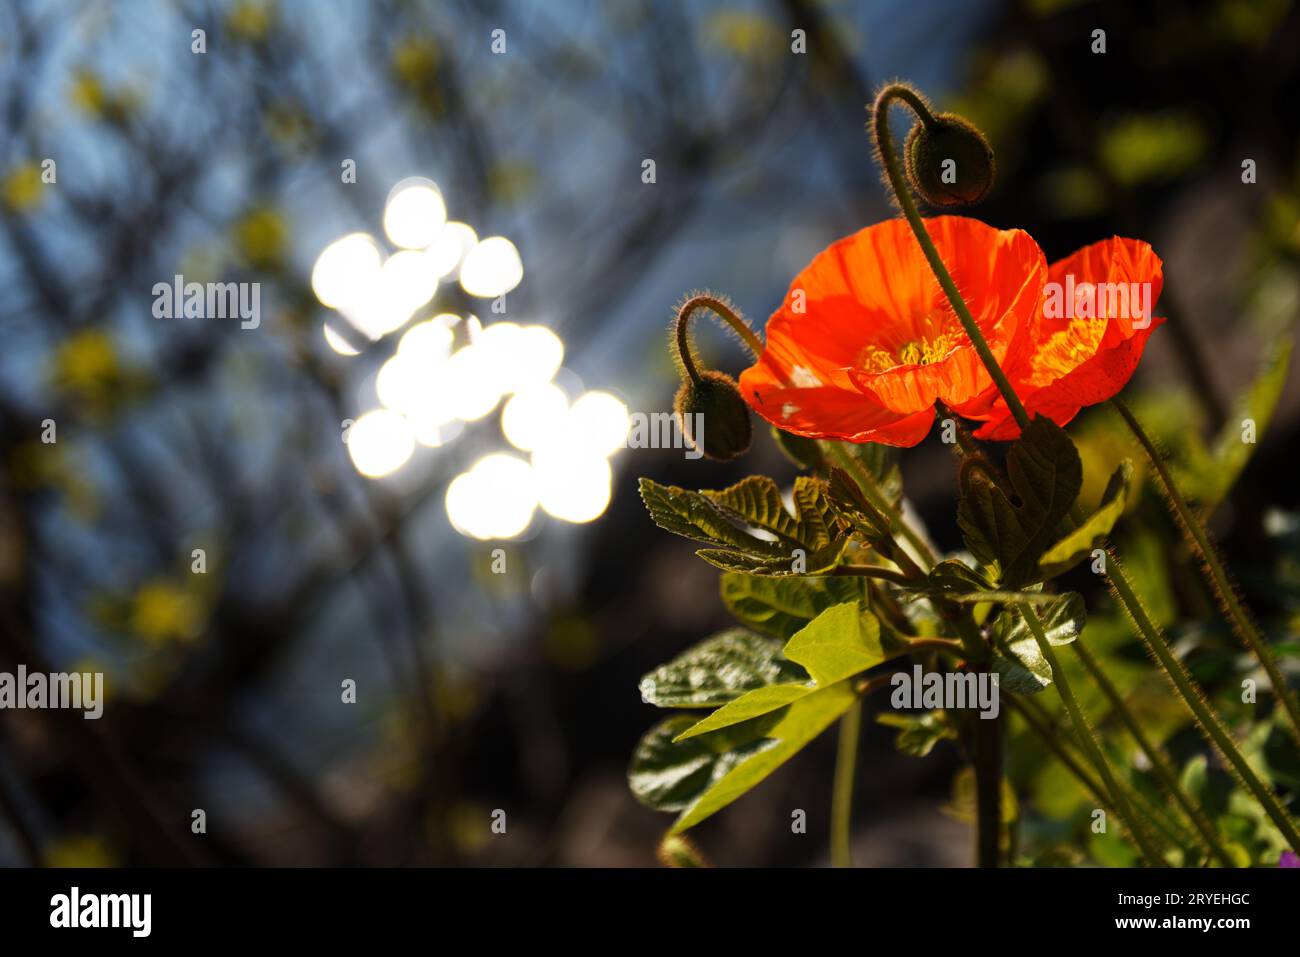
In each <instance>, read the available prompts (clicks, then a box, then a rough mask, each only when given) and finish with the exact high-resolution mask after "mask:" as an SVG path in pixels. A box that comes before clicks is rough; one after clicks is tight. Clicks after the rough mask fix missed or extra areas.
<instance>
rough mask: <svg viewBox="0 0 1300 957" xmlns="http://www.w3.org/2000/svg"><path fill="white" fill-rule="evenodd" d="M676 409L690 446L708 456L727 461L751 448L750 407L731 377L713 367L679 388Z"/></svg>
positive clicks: (675, 401) (674, 406) (674, 403)
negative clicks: (697, 433) (697, 432)
mask: <svg viewBox="0 0 1300 957" xmlns="http://www.w3.org/2000/svg"><path fill="white" fill-rule="evenodd" d="M673 409H674V411H676V413H677V421H678V422H679V423H680V424H681V427H682V434H683V435H684V436H686V440H687V441H688V442H690V444H691V448H696V449H699V450H700V451H702V452H703V453H704V454H705V455H707V456H708V457H709V458H711V459H717V460H719V461H721V462H726V461H728V460H730V459H734V458H738V457H739V456H742V455H744V454H745V453H746V452H748V451H749V442H750V437H751V434H752V429H751V426H750V422H749V406H747V405H745V400H744V399H743V398H741V395H740V389H739V388H738V387H737V385H736V382H735V380H734V379H732V378H731V377H730V376H728V375H726V374H724V373H722V372H717V371H715V370H712V369H710V370H706V371H704V372H702V373H700V377H699V379H698V380H695V379H691V378H689V377H688V378H687V379H686V381H685V382H683V383H682V387H681V388H680V389H678V390H677V398H676V399H675V400H674V401H673ZM697 428H698V430H699V431H700V432H701V433H702V434H701V435H699V436H697V435H696V430H697Z"/></svg>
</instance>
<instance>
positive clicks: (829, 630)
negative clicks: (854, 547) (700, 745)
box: [679, 602, 888, 739]
mask: <svg viewBox="0 0 1300 957" xmlns="http://www.w3.org/2000/svg"><path fill="white" fill-rule="evenodd" d="M784 654H785V657H786V658H788V659H789V660H790V661H793V662H795V663H796V664H798V665H802V666H803V667H804V669H805V670H806V671H807V672H808V674H809V675H810V676H811V677H812V681H811V682H807V683H793V684H778V685H769V686H768V687H765V688H757V689H755V690H753V691H750V692H748V693H747V694H744V695H742V696H741V697H739V698H737V699H736V700H734V701H731V702H729V703H727V704H725V705H723V706H722V707H721V708H719V709H718V710H717V711H715V712H713V714H711V715H709V716H708V717H707V718H704V719H703V720H702V721H700V722H698V723H697V724H694V725H692V726H691V727H690V728H688V729H687V730H685V731H683V732H682V733H681V735H680V736H679V737H681V738H682V739H686V738H691V737H694V736H696V735H700V734H708V733H709V732H711V731H717V730H719V729H721V728H726V727H729V726H731V725H735V724H740V723H741V722H743V721H749V720H751V719H752V718H756V717H759V716H760V715H764V714H767V713H769V712H772V711H775V710H777V709H778V708H783V707H785V706H786V705H789V704H791V703H793V702H795V701H798V700H799V699H800V698H804V697H806V696H808V695H810V694H812V693H813V692H815V691H818V690H819V689H822V688H825V687H827V686H829V685H831V684H834V683H836V682H839V681H843V680H844V679H845V678H850V677H852V676H853V675H855V674H858V673H859V672H862V671H866V670H867V669H868V668H873V667H875V666H876V665H878V664H880V663H881V662H883V661H884V660H885V659H886V658H887V657H888V655H887V654H886V652H885V650H884V648H883V647H882V646H881V643H880V623H879V622H878V621H876V618H875V616H874V615H872V614H871V613H870V612H868V611H865V610H863V609H862V608H861V607H860V606H859V605H858V603H857V602H845V603H844V604H842V605H835V606H834V607H832V608H828V609H827V610H826V611H824V612H822V613H821V614H820V615H818V616H817V617H816V618H815V619H814V620H813V621H812V622H810V623H809V624H808V625H807V626H806V627H804V628H802V629H800V630H799V631H798V632H797V633H796V634H795V636H794V637H793V638H791V639H790V640H789V642H787V643H786V646H785V651H784Z"/></svg>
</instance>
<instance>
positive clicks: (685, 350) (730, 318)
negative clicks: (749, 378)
mask: <svg viewBox="0 0 1300 957" xmlns="http://www.w3.org/2000/svg"><path fill="white" fill-rule="evenodd" d="M700 309H707V310H709V311H710V312H712V313H713V314H714V315H716V316H719V317H720V318H721V319H722V320H723V321H724V322H726V324H727V325H728V326H730V327H731V328H732V330H733V331H734V332H735V333H736V335H738V336H740V339H741V341H742V342H744V343H745V345H746V346H747V347H748V349H749V351H750V352H752V353H753V354H754V358H755V359H757V358H758V357H759V356H761V355H762V354H763V342H762V340H761V339H759V338H758V336H757V335H756V334H755V332H754V330H753V329H751V328H749V323H747V322H745V320H744V319H742V318H741V317H740V315H739V314H738V313H737V312H736V310H734V309H733V308H731V304H730V303H728V302H727V301H726V300H724V299H722V298H720V297H718V296H710V295H699V296H692V297H691V298H690V299H687V300H686V301H685V302H684V303H682V305H681V308H680V309H678V310H677V318H676V319H675V320H674V321H673V334H674V335H675V336H676V337H677V355H678V357H679V359H680V361H681V363H682V370H683V371H684V372H685V373H686V376H687V377H688V378H689V379H690V380H691V381H692V382H693V383H695V384H696V385H699V383H700V373H699V371H698V370H697V369H696V368H695V355H694V353H693V352H692V350H691V339H690V324H691V319H692V317H693V316H694V315H695V313H696V312H697V311H698V310H700Z"/></svg>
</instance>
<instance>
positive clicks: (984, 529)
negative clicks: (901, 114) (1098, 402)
mask: <svg viewBox="0 0 1300 957" xmlns="http://www.w3.org/2000/svg"><path fill="white" fill-rule="evenodd" d="M1007 478H1008V480H1009V483H1010V484H1009V487H1005V488H1004V487H1003V484H1002V481H1001V479H1000V477H999V476H998V475H997V474H996V473H995V472H994V470H993V469H992V468H991V467H990V466H989V464H988V462H987V461H985V460H983V459H982V458H980V457H972V458H968V459H966V460H965V461H964V462H963V463H962V468H961V473H960V476H959V484H960V486H961V501H960V503H959V505H958V508H957V521H958V524H959V525H960V526H961V530H962V535H963V537H964V538H965V540H966V545H967V547H968V548H969V549H970V551H971V554H972V555H974V556H975V558H976V559H977V560H979V561H980V562H981V563H983V564H984V565H988V566H993V565H996V566H997V567H998V569H999V579H1000V581H1001V582H1002V584H1004V585H1006V586H1008V587H1012V588H1015V587H1019V586H1021V585H1024V584H1026V583H1028V582H1031V581H1036V580H1037V579H1038V578H1039V577H1040V576H1039V574H1038V558H1039V556H1041V555H1042V553H1043V552H1044V551H1045V550H1046V547H1047V544H1048V542H1049V541H1051V536H1052V534H1053V533H1054V532H1055V530H1056V527H1057V525H1059V524H1060V521H1061V519H1063V518H1064V517H1065V515H1066V513H1067V512H1069V510H1070V506H1071V505H1073V504H1074V500H1075V498H1077V497H1078V494H1079V488H1080V486H1081V485H1082V484H1083V466H1082V464H1081V463H1080V461H1079V453H1078V451H1077V450H1076V449H1075V447H1074V443H1073V442H1071V441H1070V439H1069V437H1068V436H1067V435H1066V434H1065V432H1064V431H1063V430H1062V429H1061V427H1060V426H1058V425H1056V424H1055V423H1054V422H1052V421H1051V420H1050V419H1047V418H1045V417H1043V416H1041V415H1040V416H1036V417H1035V418H1034V420H1033V421H1032V422H1031V423H1030V424H1029V427H1028V428H1026V429H1025V430H1024V432H1023V434H1022V435H1021V437H1020V439H1019V440H1018V441H1017V442H1016V443H1015V444H1014V445H1012V446H1011V451H1010V452H1009V453H1008V454H1007Z"/></svg>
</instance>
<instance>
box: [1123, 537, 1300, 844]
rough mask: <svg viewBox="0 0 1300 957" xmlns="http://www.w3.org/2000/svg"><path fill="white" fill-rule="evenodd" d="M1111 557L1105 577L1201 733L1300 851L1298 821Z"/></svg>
mask: <svg viewBox="0 0 1300 957" xmlns="http://www.w3.org/2000/svg"><path fill="white" fill-rule="evenodd" d="M1110 559H1111V560H1110V566H1109V568H1108V570H1107V575H1106V578H1107V580H1108V581H1109V582H1110V584H1111V587H1112V588H1113V589H1114V591H1115V594H1116V596H1117V597H1118V598H1119V600H1120V602H1121V604H1123V606H1124V608H1125V609H1126V610H1127V611H1128V614H1129V617H1130V618H1131V619H1132V620H1133V624H1134V625H1135V626H1136V627H1137V631H1138V636H1139V637H1140V638H1141V639H1142V641H1143V643H1144V644H1145V645H1146V646H1147V649H1148V650H1149V651H1150V652H1151V654H1152V655H1154V656H1155V658H1156V659H1157V660H1158V661H1159V662H1160V665H1161V667H1162V668H1163V669H1164V672H1165V674H1166V675H1168V676H1169V680H1170V681H1171V682H1173V685H1174V688H1175V689H1176V690H1177V691H1178V693H1179V695H1180V696H1181V697H1182V699H1183V701H1184V702H1185V703H1186V705H1187V707H1188V708H1189V709H1190V710H1191V712H1192V717H1194V718H1195V719H1196V723H1197V724H1198V725H1199V726H1200V729H1201V732H1202V734H1203V735H1205V737H1206V738H1207V740H1209V742H1210V743H1211V744H1213V745H1214V746H1215V747H1216V748H1217V749H1218V751H1219V753H1220V754H1221V755H1222V756H1223V759H1224V760H1225V761H1227V763H1228V765H1229V766H1230V767H1231V768H1232V769H1233V771H1235V772H1236V777H1237V780H1238V781H1239V782H1240V783H1241V784H1242V786H1243V787H1245V788H1246V789H1247V790H1248V791H1250V793H1251V794H1252V795H1254V797H1255V800H1256V801H1258V802H1259V804H1260V806H1261V807H1262V808H1263V809H1264V812H1265V813H1266V814H1267V815H1268V816H1269V818H1270V819H1271V820H1272V821H1273V823H1274V824H1276V825H1277V828H1278V830H1279V831H1281V832H1282V835H1283V836H1284V837H1285V838H1286V841H1287V843H1288V844H1290V845H1291V848H1292V850H1295V851H1300V832H1297V830H1296V826H1295V822H1293V821H1292V820H1291V818H1290V816H1289V815H1288V814H1287V812H1286V809H1285V808H1283V807H1282V803H1281V802H1280V801H1279V800H1278V799H1277V796H1276V795H1275V794H1274V793H1273V791H1272V790H1271V789H1270V788H1269V787H1268V786H1267V785H1265V784H1264V782H1263V781H1261V780H1260V777H1259V775H1258V774H1256V773H1255V769H1254V768H1252V767H1251V766H1250V764H1249V762H1247V761H1246V758H1245V756H1243V755H1242V753H1241V751H1240V750H1239V749H1238V748H1237V745H1236V743H1235V742H1234V741H1233V740H1232V735H1230V734H1229V733H1228V729H1227V728H1226V727H1224V724H1223V721H1222V719H1221V718H1220V717H1219V716H1218V715H1217V714H1216V713H1215V712H1214V710H1213V709H1212V708H1211V707H1210V706H1209V704H1208V703H1207V702H1206V701H1205V699H1204V697H1202V695H1201V694H1200V689H1199V688H1197V687H1196V684H1195V683H1194V682H1193V681H1192V676H1191V675H1190V674H1188V673H1187V669H1186V667H1184V665H1183V663H1182V662H1181V661H1179V660H1178V659H1177V658H1176V657H1174V654H1173V652H1172V651H1170V650H1169V646H1168V645H1167V644H1165V640H1164V636H1163V635H1162V634H1161V633H1160V629H1159V628H1158V627H1157V626H1156V624H1155V623H1154V622H1153V621H1152V620H1151V617H1150V615H1148V614H1147V610H1146V608H1145V607H1144V606H1143V604H1142V602H1141V601H1140V600H1139V599H1138V597H1137V595H1136V593H1135V592H1134V591H1133V585H1132V583H1131V582H1130V581H1129V579H1128V575H1127V574H1126V573H1125V571H1124V568H1123V566H1122V565H1121V564H1120V562H1119V556H1118V555H1116V554H1115V550H1114V548H1112V549H1111V554H1110Z"/></svg>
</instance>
